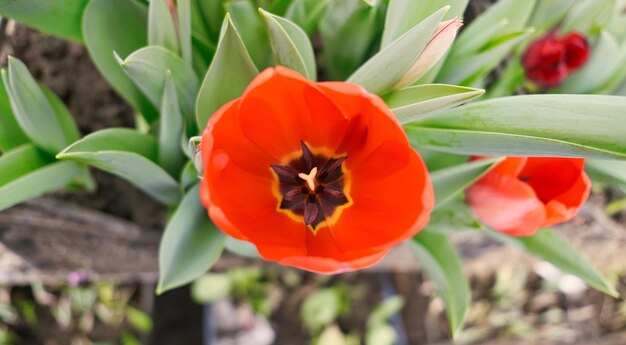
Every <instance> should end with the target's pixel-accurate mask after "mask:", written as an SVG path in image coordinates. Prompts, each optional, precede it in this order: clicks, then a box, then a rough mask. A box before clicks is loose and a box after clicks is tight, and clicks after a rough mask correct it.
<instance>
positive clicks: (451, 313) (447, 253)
mask: <svg viewBox="0 0 626 345" xmlns="http://www.w3.org/2000/svg"><path fill="white" fill-rule="evenodd" d="M408 243H409V245H410V248H411V249H412V251H413V254H414V255H415V256H416V257H417V259H418V260H419V262H420V265H421V266H422V268H423V269H424V271H425V272H426V273H427V274H428V276H429V277H430V279H431V280H432V281H433V282H434V283H435V286H436V288H437V293H438V294H439V296H440V297H441V298H442V299H443V301H444V303H445V305H446V314H447V315H448V322H449V323H450V330H451V332H452V335H453V336H454V335H455V334H456V333H457V332H459V331H460V330H461V329H462V328H463V323H464V320H465V314H466V313H467V308H468V306H469V303H470V300H471V292H470V288H469V284H468V283H467V280H466V279H465V276H464V275H463V264H462V263H461V260H460V258H459V255H458V254H457V252H456V249H455V248H454V246H453V245H452V244H451V243H450V242H449V240H448V238H447V236H446V235H444V234H440V233H434V232H428V231H422V232H420V233H418V234H417V235H416V236H415V237H413V240H412V241H409V242H408Z"/></svg>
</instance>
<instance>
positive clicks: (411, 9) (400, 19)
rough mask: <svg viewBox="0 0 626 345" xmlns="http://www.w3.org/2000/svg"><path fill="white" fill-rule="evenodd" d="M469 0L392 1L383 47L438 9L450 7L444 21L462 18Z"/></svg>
mask: <svg viewBox="0 0 626 345" xmlns="http://www.w3.org/2000/svg"><path fill="white" fill-rule="evenodd" d="M468 2H469V0H429V1H415V0H391V1H390V2H389V7H388V9H387V15H386V17H385V30H384V31H383V39H382V43H381V45H380V46H381V47H383V48H384V47H386V46H387V45H389V44H390V43H391V42H393V41H394V40H395V39H397V38H398V37H400V36H402V35H403V34H404V33H406V32H407V31H409V30H410V29H411V28H412V27H414V26H415V25H417V24H418V23H419V22H421V21H422V20H424V19H426V17H428V16H429V15H431V14H432V13H435V11H437V10H438V9H440V8H442V7H444V6H446V5H449V6H450V10H449V11H448V13H446V15H445V17H443V19H444V20H448V19H452V18H454V17H462V16H463V12H465V8H466V7H467V3H468Z"/></svg>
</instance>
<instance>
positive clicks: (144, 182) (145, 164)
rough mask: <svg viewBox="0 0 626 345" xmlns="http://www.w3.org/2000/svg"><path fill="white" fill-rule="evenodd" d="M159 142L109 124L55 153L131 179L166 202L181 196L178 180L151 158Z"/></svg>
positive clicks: (149, 193) (59, 156)
mask: <svg viewBox="0 0 626 345" xmlns="http://www.w3.org/2000/svg"><path fill="white" fill-rule="evenodd" d="M157 152H158V145H157V142H156V139H154V137H152V136H150V135H147V134H141V133H139V132H137V131H133V130H131V129H123V128H112V129H106V130H102V131H99V132H95V133H92V134H90V135H88V136H86V137H84V138H83V139H81V140H79V141H77V142H75V143H74V144H72V145H70V146H69V147H68V148H66V149H65V150H63V152H61V153H59V154H58V155H57V158H58V159H69V160H74V161H78V162H81V163H85V164H90V165H93V166H94V167H96V168H98V169H102V170H104V171H107V172H110V173H112V174H115V175H117V176H119V177H121V178H123V179H125V180H128V181H130V182H131V183H133V184H134V185H136V186H137V187H138V188H139V189H141V190H143V191H144V192H146V193H147V194H148V195H150V196H152V197H153V198H155V199H156V200H158V201H160V202H162V203H163V204H165V205H173V204H175V203H176V202H178V201H179V200H180V190H179V186H178V183H177V182H176V180H175V179H173V178H172V177H171V176H170V175H168V174H167V172H165V171H164V170H163V169H162V168H161V167H159V166H158V165H157V164H156V163H154V161H155V160H156V158H157Z"/></svg>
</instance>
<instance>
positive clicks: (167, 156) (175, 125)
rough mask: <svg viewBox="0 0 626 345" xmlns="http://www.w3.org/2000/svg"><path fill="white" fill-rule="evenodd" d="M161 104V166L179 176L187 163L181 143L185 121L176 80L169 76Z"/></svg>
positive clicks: (171, 173)
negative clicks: (177, 92) (177, 93)
mask: <svg viewBox="0 0 626 345" xmlns="http://www.w3.org/2000/svg"><path fill="white" fill-rule="evenodd" d="M162 98H163V102H162V103H161V123H160V131H159V165H160V166H162V167H163V168H164V169H165V171H167V172H168V173H169V174H170V175H172V176H177V175H178V174H179V173H180V169H181V168H182V166H183V164H184V163H185V156H184V155H183V152H182V151H181V147H180V141H181V140H182V137H183V131H184V126H185V123H184V120H183V116H182V114H181V113H180V106H179V105H178V97H177V96H176V86H175V85H174V79H173V77H172V76H171V75H168V76H167V78H166V80H165V88H164V90H163V97H162Z"/></svg>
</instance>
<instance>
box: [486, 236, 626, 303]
mask: <svg viewBox="0 0 626 345" xmlns="http://www.w3.org/2000/svg"><path fill="white" fill-rule="evenodd" d="M486 233H487V234H488V235H490V236H492V237H494V238H495V239H497V240H500V241H502V242H503V243H505V244H512V245H516V246H518V247H520V248H522V249H524V250H526V251H527V252H529V253H531V254H533V255H534V256H536V257H539V258H541V259H543V260H546V261H548V262H550V263H551V264H553V265H554V266H556V267H558V268H560V269H561V270H563V271H564V272H567V273H570V274H573V275H575V276H577V277H578V278H580V279H582V280H584V281H585V282H586V283H587V284H589V286H591V287H592V288H594V289H596V290H598V291H601V292H604V293H606V294H608V295H610V296H613V297H618V296H619V293H618V292H617V290H615V287H613V286H612V285H611V284H610V283H609V282H607V281H606V280H605V279H604V278H603V277H602V275H600V273H598V271H597V270H596V269H595V268H594V267H593V266H591V264H590V263H589V262H587V260H585V258H583V257H582V256H581V255H580V254H578V252H576V250H575V249H573V248H572V247H570V245H569V244H568V243H567V242H566V241H564V240H563V239H562V238H561V237H560V236H559V235H557V234H556V233H555V232H554V231H552V230H551V229H542V230H539V231H538V232H537V233H536V234H535V235H534V236H530V237H512V236H506V235H503V234H501V233H498V232H495V231H486Z"/></svg>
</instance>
